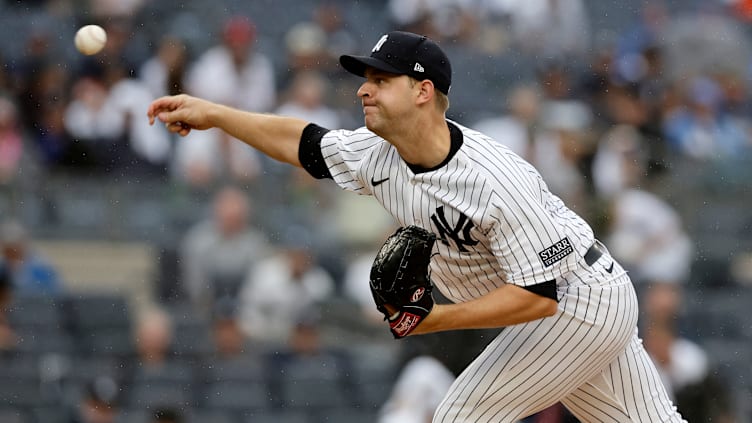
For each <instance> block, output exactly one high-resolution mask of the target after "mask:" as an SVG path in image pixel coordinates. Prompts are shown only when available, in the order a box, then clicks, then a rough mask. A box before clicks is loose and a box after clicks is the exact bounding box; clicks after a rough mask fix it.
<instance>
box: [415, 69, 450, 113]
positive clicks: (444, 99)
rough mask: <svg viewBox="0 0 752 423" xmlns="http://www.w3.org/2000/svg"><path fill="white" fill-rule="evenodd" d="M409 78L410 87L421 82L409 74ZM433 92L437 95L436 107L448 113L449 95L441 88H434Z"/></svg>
mask: <svg viewBox="0 0 752 423" xmlns="http://www.w3.org/2000/svg"><path fill="white" fill-rule="evenodd" d="M408 78H409V80H410V88H412V87H414V86H415V84H417V83H418V82H420V81H418V80H417V79H415V78H413V77H412V76H408ZM433 93H434V95H435V96H436V107H437V108H438V109H439V111H441V112H442V113H446V111H447V110H449V97H448V96H447V95H446V94H444V93H442V92H441V91H439V90H434V91H433Z"/></svg>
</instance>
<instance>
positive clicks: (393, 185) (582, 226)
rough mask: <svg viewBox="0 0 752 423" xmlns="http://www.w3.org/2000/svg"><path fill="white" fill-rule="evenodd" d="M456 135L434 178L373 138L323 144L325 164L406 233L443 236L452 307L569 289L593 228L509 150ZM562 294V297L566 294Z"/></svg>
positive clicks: (439, 272) (435, 275)
mask: <svg viewBox="0 0 752 423" xmlns="http://www.w3.org/2000/svg"><path fill="white" fill-rule="evenodd" d="M449 127H450V132H451V134H452V144H453V149H452V154H450V156H449V157H448V158H447V160H446V161H445V163H442V164H441V165H440V166H438V167H437V168H434V169H419V170H416V169H415V168H414V167H411V166H409V165H408V164H407V163H406V162H405V161H404V160H402V158H401V157H400V156H399V154H398V153H397V150H396V149H395V148H394V147H393V146H392V145H391V144H389V143H387V142H386V141H385V140H384V139H382V138H381V137H379V136H377V135H375V134H374V133H372V132H371V131H369V130H368V129H366V128H360V129H357V130H355V131H348V130H333V131H329V132H327V133H325V134H323V137H322V138H321V141H320V147H321V154H322V155H323V158H324V161H325V165H326V167H327V168H328V170H329V173H330V175H331V177H332V178H333V179H334V181H335V182H336V183H337V184H338V185H339V186H341V187H342V188H344V189H346V190H349V191H353V192H356V193H359V194H364V195H373V196H374V197H375V198H376V199H377V200H378V201H379V202H380V203H381V204H382V205H383V206H384V207H385V208H386V209H387V210H388V211H389V212H390V213H391V214H392V216H394V217H395V218H396V219H397V221H398V222H399V223H400V224H401V225H404V226H406V225H417V226H421V227H424V228H426V229H429V230H430V231H432V232H434V233H435V234H437V236H438V237H439V241H440V242H437V244H436V245H437V249H438V253H439V254H438V255H436V256H434V258H433V259H432V264H431V270H432V274H431V279H432V280H433V282H434V283H435V284H436V286H437V287H438V288H439V289H440V290H441V292H442V293H443V294H444V295H445V296H447V298H449V299H450V300H452V301H455V302H460V301H467V300H470V299H473V298H477V297H480V296H482V295H484V294H486V293H488V292H490V291H493V290H494V289H495V288H498V287H499V286H501V285H502V284H503V283H512V284H516V285H520V286H530V285H535V284H539V283H542V282H546V281H551V280H556V281H557V283H558V284H560V285H561V284H566V283H567V282H566V281H565V280H564V279H562V278H561V277H562V275H565V274H567V273H569V272H570V271H572V270H574V269H575V268H576V267H577V266H578V263H579V262H581V261H582V257H583V256H584V254H585V252H586V251H587V250H588V248H589V247H590V246H591V245H592V244H593V231H592V229H591V228H590V226H589V225H588V224H587V223H586V222H585V221H584V220H583V219H581V218H580V217H579V216H577V215H576V214H575V213H574V212H572V211H571V210H569V209H568V208H567V207H566V206H565V205H564V204H563V202H562V201H561V200H560V199H559V198H558V197H556V196H555V195H553V194H552V193H551V192H550V191H549V190H548V188H547V186H546V184H545V182H544V181H543V180H542V178H541V176H540V174H539V173H538V172H537V171H536V170H535V168H533V166H531V165H530V164H529V163H527V162H525V161H524V160H523V159H522V158H520V157H519V156H518V155H516V154H515V153H513V152H512V151H511V150H510V149H509V148H507V147H505V146H503V145H502V144H500V143H498V142H495V141H493V140H492V139H490V138H488V137H487V136H485V135H483V134H481V133H479V132H477V131H474V130H471V129H469V128H465V127H463V126H461V125H459V124H456V123H454V122H450V123H449ZM455 149H456V151H454V150H455ZM558 288H559V289H558V291H559V296H561V291H562V289H563V288H564V286H559V287H558Z"/></svg>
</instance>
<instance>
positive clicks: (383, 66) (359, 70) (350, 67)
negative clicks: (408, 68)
mask: <svg viewBox="0 0 752 423" xmlns="http://www.w3.org/2000/svg"><path fill="white" fill-rule="evenodd" d="M339 64H340V65H342V67H343V68H345V70H346V71H348V72H350V73H352V74H355V75H358V76H365V74H366V69H368V68H374V69H378V70H380V71H384V72H389V73H394V74H397V75H402V74H404V73H405V72H404V71H402V70H399V69H397V68H395V67H394V66H392V65H390V64H389V63H386V62H384V61H382V60H380V59H377V58H375V57H370V56H350V55H347V54H345V55H342V56H340V57H339Z"/></svg>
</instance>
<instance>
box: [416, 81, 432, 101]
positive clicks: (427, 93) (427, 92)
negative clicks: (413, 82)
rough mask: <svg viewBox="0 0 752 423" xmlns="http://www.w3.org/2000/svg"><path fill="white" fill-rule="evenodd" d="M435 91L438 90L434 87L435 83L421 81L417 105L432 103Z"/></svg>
mask: <svg viewBox="0 0 752 423" xmlns="http://www.w3.org/2000/svg"><path fill="white" fill-rule="evenodd" d="M435 89H436V88H435V87H434V86H433V82H431V81H430V80H428V79H424V80H422V81H419V82H418V92H417V98H416V103H417V104H419V105H420V104H424V103H429V102H430V101H432V100H433V97H434V92H435V91H434V90H435Z"/></svg>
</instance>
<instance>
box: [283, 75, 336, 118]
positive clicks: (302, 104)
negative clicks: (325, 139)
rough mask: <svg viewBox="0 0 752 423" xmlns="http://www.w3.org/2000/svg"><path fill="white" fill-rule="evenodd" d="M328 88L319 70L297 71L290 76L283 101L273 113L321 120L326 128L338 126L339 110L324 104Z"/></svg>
mask: <svg viewBox="0 0 752 423" xmlns="http://www.w3.org/2000/svg"><path fill="white" fill-rule="evenodd" d="M328 88H329V87H328V84H327V81H326V80H325V79H324V78H323V76H322V75H321V74H320V73H319V72H317V71H312V70H301V71H298V72H297V73H295V74H294V76H293V77H292V81H291V82H290V86H289V87H288V89H287V92H286V93H285V95H284V97H283V98H284V101H283V102H282V104H281V105H280V106H279V107H278V108H277V109H276V110H275V111H274V113H275V114H279V115H282V116H290V117H296V118H299V119H305V120H309V121H311V122H322V125H324V126H325V127H326V128H339V127H340V114H339V112H338V111H337V110H335V109H333V108H331V107H329V106H328V105H327V104H326V100H327V99H326V95H327V92H329V89H328Z"/></svg>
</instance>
